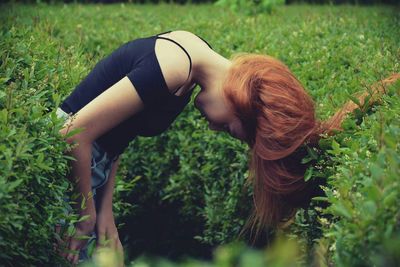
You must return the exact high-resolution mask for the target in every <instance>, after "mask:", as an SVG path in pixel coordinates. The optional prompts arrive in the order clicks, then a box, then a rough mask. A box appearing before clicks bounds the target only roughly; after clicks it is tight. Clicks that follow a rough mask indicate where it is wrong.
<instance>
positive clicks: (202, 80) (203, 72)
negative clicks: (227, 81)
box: [193, 51, 232, 91]
mask: <svg viewBox="0 0 400 267" xmlns="http://www.w3.org/2000/svg"><path fill="white" fill-rule="evenodd" d="M231 64H232V63H231V61H230V60H229V59H226V58H224V57H223V56H221V55H219V54H217V53H215V52H214V51H211V52H207V53H204V54H203V55H202V57H201V60H200V59H199V61H198V62H197V64H195V65H194V66H193V80H194V81H195V83H197V84H198V85H199V86H200V87H201V89H202V90H205V91H208V90H213V89H215V88H217V87H219V86H220V85H221V84H222V82H223V80H224V78H225V76H226V74H227V72H228V69H229V67H230V66H231Z"/></svg>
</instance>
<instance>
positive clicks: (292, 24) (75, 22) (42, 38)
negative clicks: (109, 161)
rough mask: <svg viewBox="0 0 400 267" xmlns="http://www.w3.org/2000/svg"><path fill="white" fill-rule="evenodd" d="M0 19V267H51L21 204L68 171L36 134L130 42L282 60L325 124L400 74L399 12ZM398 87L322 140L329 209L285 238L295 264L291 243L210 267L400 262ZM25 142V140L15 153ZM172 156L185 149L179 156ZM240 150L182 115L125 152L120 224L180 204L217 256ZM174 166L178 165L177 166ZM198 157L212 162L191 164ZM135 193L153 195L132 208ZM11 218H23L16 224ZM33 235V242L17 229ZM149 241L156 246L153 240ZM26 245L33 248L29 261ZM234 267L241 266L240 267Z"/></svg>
mask: <svg viewBox="0 0 400 267" xmlns="http://www.w3.org/2000/svg"><path fill="white" fill-rule="evenodd" d="M0 10H1V11H0V23H1V26H0V27H1V32H0V60H1V61H0V63H1V64H0V125H1V126H0V127H1V128H0V129H1V133H0V134H1V135H0V136H1V137H0V180H1V181H0V182H1V183H0V184H1V187H0V214H1V215H0V216H3V218H2V219H1V220H0V237H2V238H0V251H2V252H0V261H2V259H3V260H4V262H6V263H9V264H10V266H11V265H12V264H13V263H14V264H15V261H16V260H17V259H18V260H19V263H21V262H23V263H25V266H28V265H29V264H32V265H36V266H37V265H42V266H44V265H46V264H48V263H46V260H49V257H47V256H46V254H45V252H46V240H49V239H50V238H51V236H43V232H44V231H45V230H43V229H48V228H46V227H44V226H43V225H41V224H40V221H41V219H43V220H45V221H46V223H48V225H51V223H52V222H54V218H53V217H54V216H53V215H54V214H55V213H54V214H53V213H52V214H50V213H49V214H48V213H41V214H40V216H42V217H40V216H39V215H38V213H39V211H37V210H36V209H35V207H36V206H29V205H31V204H32V205H33V204H35V203H39V202H40V200H38V199H36V198H33V197H32V199H30V198H24V197H21V196H22V194H23V193H24V192H25V193H26V192H30V191H31V190H30V189H29V188H34V189H33V190H32V192H33V193H37V194H38V195H39V193H40V194H43V195H46V194H47V193H48V191H46V192H45V189H43V188H42V186H43V185H45V186H49V184H53V183H54V184H57V183H59V182H58V181H57V180H55V181H53V180H51V179H53V178H50V177H53V176H52V175H53V174H54V173H55V172H57V173H58V174H60V173H62V172H63V171H65V169H61V167H60V168H54V165H55V164H56V163H57V164H58V163H61V162H63V163H65V159H61V158H57V156H56V154H57V153H54V154H52V153H53V152H48V151H53V150H51V149H54V147H56V148H57V149H58V146H55V145H54V143H52V142H53V141H49V140H50V139H49V137H50V135H47V134H44V133H43V132H46V131H47V132H50V131H49V129H50V128H46V127H49V126H47V125H46V124H45V120H44V117H45V114H46V112H48V111H50V110H53V109H54V108H56V107H57V105H58V104H59V102H60V100H61V99H63V98H64V97H66V96H67V95H68V94H69V93H70V92H71V90H73V88H74V87H75V86H76V85H77V84H78V83H79V82H80V81H81V80H82V79H83V78H84V77H85V75H86V74H87V73H88V72H89V71H90V70H91V68H92V67H93V66H94V65H95V64H96V62H97V61H98V60H100V59H101V58H102V57H104V56H106V55H108V54H109V53H111V52H112V51H113V50H114V49H116V48H117V47H118V46H120V45H122V44H123V43H125V42H127V41H129V40H132V39H135V38H138V37H144V36H150V35H153V34H156V33H160V32H163V31H167V30H177V29H182V30H188V31H192V32H194V33H196V34H197V35H199V36H201V37H202V38H204V39H205V40H207V41H208V42H209V43H210V44H211V45H212V46H213V48H214V50H215V51H216V52H218V53H220V54H221V55H223V56H225V57H227V58H229V57H230V56H231V55H233V54H234V53H238V52H251V53H261V54H268V55H272V56H274V57H277V58H278V59H280V60H282V61H283V62H284V63H285V64H287V65H288V66H289V68H290V69H291V70H292V71H293V73H294V74H295V75H296V77H298V79H299V80H300V81H301V82H302V84H303V85H304V87H305V88H306V90H307V91H308V92H309V93H310V94H311V95H312V97H313V98H314V100H315V101H316V103H317V114H318V116H319V117H320V118H321V119H326V118H328V117H329V116H330V115H332V114H333V113H334V112H335V111H336V110H337V109H338V108H340V107H341V105H343V104H344V103H345V102H346V101H348V100H349V94H352V93H354V92H357V91H360V90H365V88H366V87H368V86H369V85H371V84H373V83H374V82H377V81H379V80H381V79H383V78H385V77H387V76H389V75H390V74H392V73H399V72H400V46H399V44H400V12H399V9H398V8H395V7H393V6H363V7H360V6H348V5H341V6H311V5H290V6H278V7H276V9H274V11H273V12H272V14H257V15H253V16H246V15H244V14H236V13H232V12H231V11H229V10H227V9H223V8H221V7H216V6H213V5H211V4H207V5H185V6H180V5H167V4H160V5H132V4H112V5H101V4H88V5H80V4H66V5H63V4H57V5H44V4H40V5H19V4H14V5H1V6H0ZM399 90H400V86H397V87H396V88H394V89H391V90H390V93H389V94H388V95H387V96H385V97H383V98H382V101H383V102H382V103H381V104H380V105H376V106H374V107H373V108H372V109H369V110H365V111H364V112H361V113H358V115H357V116H355V117H353V118H350V119H349V120H348V121H347V122H346V127H347V128H346V129H347V131H346V132H345V133H342V134H339V135H337V137H335V139H334V140H333V139H329V142H328V143H329V144H327V151H328V152H327V153H326V154H324V155H323V156H321V157H320V158H319V159H318V163H321V164H322V163H323V164H322V165H323V166H326V169H323V170H320V171H319V174H320V176H322V177H324V179H327V180H328V185H329V186H327V188H326V193H327V197H326V198H325V199H323V201H326V202H328V203H329V204H331V206H330V207H328V208H325V209H323V210H322V211H321V210H317V212H318V214H323V215H322V217H319V218H318V216H317V215H316V214H317V213H316V211H315V210H311V211H308V212H307V211H303V210H301V211H299V213H298V214H297V216H296V219H295V222H294V224H293V226H292V227H291V228H290V230H289V231H286V233H287V236H291V237H294V238H295V239H296V240H298V243H299V245H298V246H299V247H296V246H297V245H296V246H295V247H296V249H297V250H296V249H294V250H296V251H298V253H297V254H296V253H295V252H293V253H294V254H291V253H289V252H287V249H288V248H293V246H294V245H293V244H292V243H290V242H289V243H283V244H284V245H282V244H280V243H279V244H277V245H274V246H273V248H275V250H272V252H271V250H270V252H267V254H268V253H269V254H268V255H272V256H270V257H269V258H267V259H264V256H263V254H261V253H258V252H257V253H256V252H255V251H249V250H246V249H244V248H243V247H240V246H239V247H236V246H235V245H233V247H229V246H227V247H225V248H224V247H223V248H221V249H220V250H219V251H218V252H216V254H215V255H216V256H215V257H216V259H215V264H216V266H250V265H249V264H251V266H264V265H263V264H265V262H263V261H264V260H266V261H267V262H269V263H270V264H272V265H271V266H275V265H276V264H278V263H277V262H278V261H275V260H276V259H284V260H283V262H282V263H281V264H283V265H276V266H294V265H310V264H311V262H314V264H317V265H316V266H328V265H330V264H333V265H335V266H372V265H375V266H396V264H397V263H399V261H400V259H399V256H398V255H400V254H399V252H400V227H399V224H398V222H399V220H400V213H399V210H398V207H399V206H400V180H399V179H400V167H399V165H400V157H399V142H398V140H400V109H399V107H400V101H399ZM27 125H28V126H27ZM54 133H55V132H53V134H54ZM189 134H190V135H189ZM28 138H29V142H28V141H26V142H23V143H24V145H21V144H19V143H20V141H21V140H28ZM45 139H47V141H46V140H45ZM51 140H54V139H51ZM54 142H56V141H54ZM57 142H59V141H57ZM160 142H163V143H162V144H164V147H163V148H162V149H160V148H159V147H160ZM196 142H199V143H200V144H201V142H204V144H202V145H197V144H196ZM25 143H26V149H25V148H24V147H25ZM18 144H19V145H18ZM178 144H184V145H182V146H181V145H178ZM21 147H23V148H21ZM41 147H43V150H40V151H41V152H40V153H42V151H47V152H43V153H45V154H43V155H42V156H40V155H39V154H40V153H39V152H37V151H39V150H37V149H38V148H41ZM48 147H52V148H51V149H50V150H46V149H47V148H48ZM176 147H180V149H181V150H180V151H178V152H176V151H175V150H176ZM24 149H25V150H24ZM35 149H36V150H35ZM15 151H25V152H26V153H22V152H21V153H17V152H15ZM60 151H61V150H60ZM232 151H235V152H234V153H233V152H232ZM245 151H246V148H245V147H243V146H242V145H241V144H238V143H237V142H236V141H232V140H230V139H229V137H227V136H226V135H224V134H216V133H213V132H210V131H209V130H207V125H206V123H205V121H203V120H202V119H200V116H199V114H197V113H196V111H195V110H194V108H193V107H192V106H191V107H189V108H188V109H187V110H185V112H184V113H183V114H182V116H180V117H178V119H177V121H176V123H174V125H173V127H172V128H171V130H170V131H168V133H165V134H163V135H162V136H161V137H157V138H153V139H152V140H149V139H139V140H137V141H136V140H135V142H133V144H132V146H131V149H130V150H129V151H128V152H127V153H126V155H124V158H123V167H122V170H121V173H120V174H119V175H118V176H119V180H120V181H119V182H118V187H117V197H118V199H117V201H116V204H115V205H116V213H117V215H118V216H119V220H120V223H121V224H125V225H126V224H129V223H130V222H131V221H133V220H134V219H135V218H137V217H135V216H141V214H142V213H141V211H140V210H141V208H140V207H141V205H142V206H143V207H144V206H145V203H146V201H149V199H156V200H157V201H156V203H170V202H171V201H172V202H174V201H178V200H179V205H180V206H179V207H181V208H182V212H181V213H179V216H178V217H177V221H179V220H181V221H182V222H183V224H187V225H189V226H190V227H191V226H193V225H196V227H193V229H194V230H193V229H191V230H190V231H189V232H187V238H188V239H190V240H192V241H191V242H192V243H190V244H194V245H193V246H196V245H195V244H199V243H202V244H207V245H209V246H211V245H213V246H215V245H220V244H224V243H228V242H230V241H232V240H233V239H234V238H235V237H236V235H237V233H238V231H239V230H240V227H241V226H242V225H243V223H244V220H245V218H246V216H245V215H244V214H246V213H245V212H243V211H246V209H248V207H247V208H246V206H245V205H243V203H244V202H243V201H241V199H242V198H243V197H246V196H247V195H246V194H244V193H242V192H241V190H240V188H241V187H242V186H243V182H244V180H245V176H246V164H247V161H246V157H244V156H243V155H245V154H246V152H245ZM38 153H39V154H38ZM49 153H50V154H49ZM169 155H172V156H169ZM227 155H228V156H227ZM160 157H164V158H163V159H162V160H161V159H160ZM177 158H178V159H179V162H180V163H179V168H178V167H176V165H173V163H172V162H173V161H174V160H176V159H177ZM40 159H41V161H40V163H38V162H39V161H38V160H40ZM63 160H64V161H63ZM134 160H140V163H141V166H140V167H138V166H135V165H134V162H133V161H134ZM203 161H206V162H207V161H209V162H210V163H204V165H201V166H199V165H196V162H197V163H198V162H203ZM155 165H156V166H159V169H156V170H155V169H154V166H155ZM26 166H30V168H28V170H29V171H27V168H26ZM41 166H42V167H41ZM60 166H64V168H65V165H60ZM32 177H35V178H34V179H33V178H32ZM38 177H40V179H39V178H38ZM130 177H144V178H142V179H136V180H135V184H134V186H133V187H129V190H131V189H132V188H138V189H132V192H131V193H130V192H126V190H124V187H126V186H128V185H130V182H129V179H130ZM216 177H218V178H219V181H216V180H217V179H215V178H216ZM220 177H223V178H220ZM147 178H152V179H147ZM318 178H319V179H321V177H316V179H318ZM11 182H15V184H12V185H11ZM32 185H34V187H30V186H32ZM11 186H12V188H11ZM135 186H136V187H135ZM140 188H146V190H148V191H146V192H151V194H150V193H146V195H145V196H143V197H142V198H140V199H139V198H135V199H134V201H135V202H134V203H133V205H128V204H126V203H128V202H129V201H132V195H133V194H135V193H136V194H137V193H138V192H137V191H135V190H139V189H140ZM125 189H126V188H125ZM55 194H56V193H55ZM130 194H131V195H130ZM24 196H25V195H24ZM29 196H30V195H29ZM247 197H248V196H247ZM13 199H21V202H19V203H20V204H19V205H13V204H11V203H12V202H13ZM247 199H248V198H247ZM43 201H44V200H43ZM174 203H175V202H174ZM246 203H247V202H246ZM42 204H43V206H44V207H50V206H51V205H53V204H54V203H52V202H51V199H46V200H45V202H43V203H42ZM160 205H161V204H160ZM29 207H30V208H29ZM45 209H46V208H45ZM128 209H131V210H130V211H127V210H128ZM55 210H56V209H55ZM54 212H57V211H54ZM18 214H27V215H26V218H21V217H20V216H18ZM32 218H34V219H32ZM35 218H36V219H35ZM128 219H129V220H128ZM35 220H36V221H35ZM28 221H29V223H28ZM32 221H34V222H36V224H35V225H36V226H35V225H33V224H32ZM11 222H13V223H11ZM29 225H30V227H31V228H30V229H32V230H31V231H30V232H29V233H26V232H25V233H22V232H21V233H20V231H19V230H18V229H26V228H25V227H29ZM38 225H39V228H38ZM35 227H36V228H35ZM41 227H42V228H41ZM135 227H140V226H138V225H135ZM168 229H169V231H171V229H170V228H168ZM177 230H178V229H177ZM182 231H183V230H182ZM184 231H186V230H184ZM172 232H173V231H172ZM121 233H123V234H125V235H126V236H129V238H125V239H124V238H122V239H124V242H125V243H124V245H126V247H127V255H128V259H126V261H127V262H129V261H131V260H133V259H132V257H133V255H135V256H136V255H137V254H138V253H137V252H138V251H139V252H140V253H142V252H143V253H146V252H148V251H146V249H145V248H143V246H142V247H140V245H138V244H141V243H140V242H139V243H135V237H134V236H133V235H134V234H133V233H135V232H132V231H131V230H129V229H127V228H126V226H125V228H123V229H122V230H121ZM121 233H120V234H121ZM189 233H190V234H189ZM194 236H196V238H195V239H194ZM46 238H47V239H46ZM168 238H171V240H170V242H169V243H166V244H169V245H168V246H167V245H165V246H166V247H168V248H169V249H171V250H173V249H172V248H171V247H174V246H176V247H181V248H180V250H179V251H185V249H187V254H188V255H189V256H197V254H196V253H194V252H193V253H192V250H194V249H191V248H190V247H187V245H186V247H185V244H181V243H179V238H181V237H180V235H179V234H176V235H175V236H174V235H173V234H172V235H168ZM174 238H175V239H174ZM122 239H121V241H122ZM174 241H176V242H175V243H174ZM129 242H131V243H129ZM146 242H148V243H150V244H151V240H147V241H146ZM146 244H147V243H146ZM285 244H286V245H285ZM147 247H157V245H156V244H151V245H149V246H147ZM32 248H36V249H37V250H36V252H34V253H33V252H31V254H29V253H27V252H26V251H28V250H30V251H31V249H32ZM208 249H210V247H208ZM160 250H161V251H162V252H161V253H159V254H161V255H162V256H166V255H169V253H168V249H167V252H166V251H165V248H164V250H162V249H160ZM160 250H157V249H156V250H155V251H156V252H159V251H160ZM176 250H178V249H176ZM4 251H11V252H4ZM132 251H136V252H132ZM241 251H245V252H243V253H242V252H241ZM285 251H286V252H285ZM151 252H154V251H151ZM274 257H275V258H274ZM13 260H15V261H13ZM235 261H236V262H241V263H240V264H239V263H238V265H234V262H235ZM316 262H317V263H316ZM157 264H159V266H167V265H163V264H165V263H162V262H161V263H157ZM210 264H211V263H210ZM224 264H227V265H224ZM274 264H275V265H274ZM153 265H154V266H156V263H154V264H153ZM153 265H152V266H153ZM133 266H136V265H133ZM138 266H139V265H138ZM157 266H158V265H157ZM168 266H169V265H168ZM193 266H197V265H195V263H193ZM199 266H200V265H199Z"/></svg>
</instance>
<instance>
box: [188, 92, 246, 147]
mask: <svg viewBox="0 0 400 267" xmlns="http://www.w3.org/2000/svg"><path fill="white" fill-rule="evenodd" d="M194 105H195V107H196V108H197V109H198V110H199V111H200V113H201V114H202V115H203V116H204V117H205V118H206V120H207V121H208V123H209V128H210V129H211V130H214V131H225V132H227V133H229V134H230V135H231V136H232V137H234V138H236V139H239V140H241V141H244V140H245V136H246V135H245V132H244V129H243V126H242V123H241V122H240V120H239V119H238V118H237V117H236V116H235V115H234V112H233V110H232V108H231V107H230V106H229V105H228V102H227V101H226V100H225V99H224V96H223V94H222V93H221V91H220V90H209V91H208V92H206V91H203V90H201V91H200V92H199V93H198V94H197V96H196V97H195V99H194Z"/></svg>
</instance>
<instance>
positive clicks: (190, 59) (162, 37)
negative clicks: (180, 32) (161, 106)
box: [156, 35, 192, 94]
mask: <svg viewBox="0 0 400 267" xmlns="http://www.w3.org/2000/svg"><path fill="white" fill-rule="evenodd" d="M156 38H161V39H165V40H170V41H171V42H174V43H175V44H177V45H178V46H179V47H180V48H182V50H183V52H185V53H186V55H187V56H188V58H189V64H190V65H189V75H188V77H187V78H186V80H187V79H189V77H190V72H191V71H192V58H191V57H190V55H189V53H188V52H187V51H186V49H185V48H183V46H182V45H180V44H179V43H178V42H176V41H174V40H172V39H169V38H167V37H164V36H158V35H156ZM181 87H182V86H180V87H178V89H177V90H175V92H174V94H175V93H176V92H177V91H179V89H180V88H181Z"/></svg>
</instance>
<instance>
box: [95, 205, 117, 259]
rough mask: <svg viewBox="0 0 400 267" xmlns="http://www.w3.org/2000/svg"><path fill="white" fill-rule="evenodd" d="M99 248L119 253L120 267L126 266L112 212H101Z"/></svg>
mask: <svg viewBox="0 0 400 267" xmlns="http://www.w3.org/2000/svg"><path fill="white" fill-rule="evenodd" d="M96 232H97V247H96V249H99V248H102V247H109V248H111V249H112V250H113V251H114V252H115V253H117V258H118V266H124V250H123V247H122V244H121V241H120V240H119V235H118V230H117V227H116V226H115V221H114V215H113V212H112V211H100V213H99V214H97V222H96Z"/></svg>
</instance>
